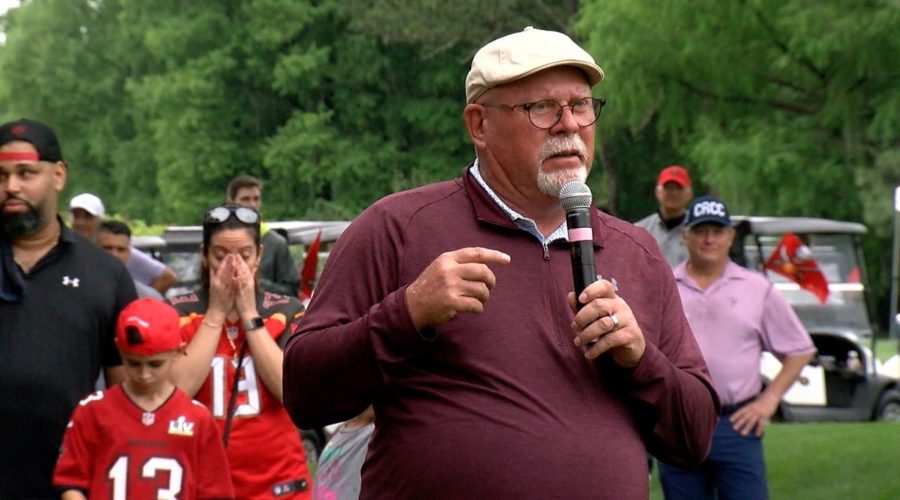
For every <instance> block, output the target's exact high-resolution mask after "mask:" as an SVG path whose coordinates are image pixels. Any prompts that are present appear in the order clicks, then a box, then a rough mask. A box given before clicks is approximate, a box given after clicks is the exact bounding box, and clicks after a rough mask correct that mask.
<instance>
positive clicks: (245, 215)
mask: <svg viewBox="0 0 900 500" xmlns="http://www.w3.org/2000/svg"><path fill="white" fill-rule="evenodd" d="M232 215H234V216H235V217H237V220H239V221H241V222H243V223H244V224H258V223H259V214H258V213H257V212H256V210H253V209H252V208H247V207H241V206H232V205H224V206H220V207H214V208H211V209H209V211H208V212H206V216H205V217H204V218H203V223H204V224H210V223H212V224H221V223H223V222H225V221H227V220H228V219H230V218H231V216H232Z"/></svg>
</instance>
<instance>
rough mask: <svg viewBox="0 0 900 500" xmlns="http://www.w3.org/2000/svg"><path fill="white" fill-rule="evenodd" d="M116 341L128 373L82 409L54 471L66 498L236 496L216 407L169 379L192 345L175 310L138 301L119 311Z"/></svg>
mask: <svg viewBox="0 0 900 500" xmlns="http://www.w3.org/2000/svg"><path fill="white" fill-rule="evenodd" d="M116 346H117V347H118V348H119V351H120V352H121V354H122V360H123V361H124V366H125V372H126V376H127V378H126V380H125V382H123V383H122V384H121V385H117V386H113V387H111V388H109V389H107V390H105V391H98V392H96V393H94V394H91V395H90V396H88V397H86V398H85V399H83V400H82V401H81V402H80V403H78V406H77V407H76V408H75V411H74V412H73V414H72V419H71V420H70V421H69V424H68V426H67V428H66V434H65V437H64V438H63V446H62V450H61V452H60V456H59V460H58V461H57V463H56V470H55V472H54V474H53V485H54V486H55V487H56V488H57V489H59V490H60V491H61V492H62V498H63V500H69V499H85V498H109V499H115V500H119V499H121V500H125V499H127V498H179V499H182V500H190V499H221V498H234V489H233V487H232V485H231V480H230V479H229V478H230V474H229V472H228V463H227V461H226V459H225V450H224V448H223V446H222V441H221V435H220V434H219V431H218V428H217V427H216V424H215V422H214V421H213V419H212V416H211V415H210V413H209V410H207V409H206V407H204V406H203V405H202V404H200V403H198V402H196V401H192V400H191V399H190V398H188V397H187V395H185V394H184V393H183V392H182V391H180V390H178V389H176V387H175V386H174V385H173V384H172V383H171V382H170V381H169V373H170V371H171V368H172V365H173V364H174V363H175V362H176V358H177V357H178V356H179V355H181V354H182V353H183V350H184V341H183V340H182V336H181V332H180V328H179V318H178V313H177V312H176V311H175V309H174V308H172V307H171V306H169V305H168V304H165V303H163V302H161V301H158V300H155V299H150V298H142V299H138V300H136V301H134V302H132V303H131V304H129V305H128V306H127V307H125V309H123V310H122V313H121V314H120V315H119V318H118V323H117V325H116Z"/></svg>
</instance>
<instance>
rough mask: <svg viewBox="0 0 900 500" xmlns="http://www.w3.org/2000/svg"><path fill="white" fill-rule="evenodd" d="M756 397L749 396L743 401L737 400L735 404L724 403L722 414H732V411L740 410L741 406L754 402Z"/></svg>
mask: <svg viewBox="0 0 900 500" xmlns="http://www.w3.org/2000/svg"><path fill="white" fill-rule="evenodd" d="M755 399H756V397H755V396H754V397H752V398H747V399H745V400H743V401H740V402H737V403H735V404H733V405H722V412H721V415H731V414H732V413H734V412H736V411H738V410H740V409H741V408H743V407H745V406H747V405H748V404H750V403H752V402H753V401H754V400H755Z"/></svg>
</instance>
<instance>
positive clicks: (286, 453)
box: [171, 204, 312, 499]
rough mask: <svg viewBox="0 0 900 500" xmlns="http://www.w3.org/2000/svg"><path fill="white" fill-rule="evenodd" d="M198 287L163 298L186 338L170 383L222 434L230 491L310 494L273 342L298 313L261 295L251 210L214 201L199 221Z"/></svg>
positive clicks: (292, 302) (256, 221)
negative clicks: (199, 405) (200, 407)
mask: <svg viewBox="0 0 900 500" xmlns="http://www.w3.org/2000/svg"><path fill="white" fill-rule="evenodd" d="M200 252H201V257H202V258H201V288H200V289H199V290H197V291H196V292H192V293H188V294H184V295H180V296H177V297H174V298H172V300H171V302H172V304H173V305H174V306H175V307H176V308H177V309H178V311H179V313H180V314H181V325H182V332H183V333H184V335H185V338H186V339H187V340H188V345H187V348H186V353H187V356H186V357H185V358H183V359H182V360H180V361H179V363H177V365H176V366H175V367H174V368H173V372H174V378H175V380H174V382H175V384H176V385H177V386H178V387H179V388H180V389H182V390H183V391H184V392H186V393H187V394H189V395H191V396H192V397H194V399H196V400H198V401H200V402H201V403H203V404H205V405H206V406H207V407H208V408H209V410H210V412H211V413H212V415H213V417H214V418H215V419H216V422H217V423H218V424H219V427H220V429H221V431H222V438H223V440H224V441H225V446H226V451H227V454H228V461H229V467H230V468H231V476H232V481H233V483H234V490H235V494H236V496H237V498H247V499H251V498H278V499H299V498H309V497H310V491H311V489H312V488H311V486H312V484H311V483H312V482H311V480H310V476H309V472H308V470H307V467H306V458H305V456H304V453H303V447H302V445H301V444H300V437H299V435H298V432H297V430H296V428H295V427H294V425H293V423H292V422H291V420H290V417H288V414H287V412H286V411H285V410H284V406H283V405H282V404H283V401H282V385H281V382H282V380H281V377H282V372H281V370H282V358H283V354H282V348H283V347H284V343H285V342H286V341H287V338H288V337H289V336H290V334H291V333H292V332H293V331H294V330H295V328H296V323H297V321H298V320H299V318H300V316H302V315H303V306H302V305H301V304H300V303H299V302H298V301H297V299H296V298H294V297H288V296H285V295H279V294H274V293H270V292H262V291H260V290H259V288H258V287H257V284H256V270H257V267H258V265H259V259H260V255H262V245H261V244H260V217H259V213H258V212H256V211H255V210H253V209H252V208H248V207H242V206H238V205H230V204H226V205H220V206H216V207H213V208H211V209H210V210H209V211H207V212H206V216H205V217H204V219H203V245H202V247H201V249H200Z"/></svg>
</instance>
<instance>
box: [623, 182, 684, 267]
mask: <svg viewBox="0 0 900 500" xmlns="http://www.w3.org/2000/svg"><path fill="white" fill-rule="evenodd" d="M653 194H654V195H655V196H656V201H657V202H658V203H659V209H657V211H656V213H654V214H652V215H648V216H647V217H644V218H643V219H641V220H639V221H637V222H635V223H634V225H636V226H638V227H642V228H644V229H646V230H647V231H650V234H652V235H653V237H654V238H656V243H657V244H658V245H659V248H660V250H662V253H663V255H664V256H665V257H666V260H667V261H668V262H669V266H671V267H675V266H677V265H678V264H680V263H681V262H682V261H684V260H685V259H686V258H687V249H686V248H685V246H684V241H683V240H682V239H681V230H682V229H683V228H684V218H685V217H684V216H685V211H684V207H686V206H687V204H688V203H689V202H690V201H691V198H692V197H693V196H694V192H693V190H692V189H691V177H690V176H689V175H688V172H687V170H685V168H684V167H682V166H679V165H669V166H668V167H666V168H664V169H662V170H660V172H659V176H658V177H657V178H656V189H654V190H653Z"/></svg>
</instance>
